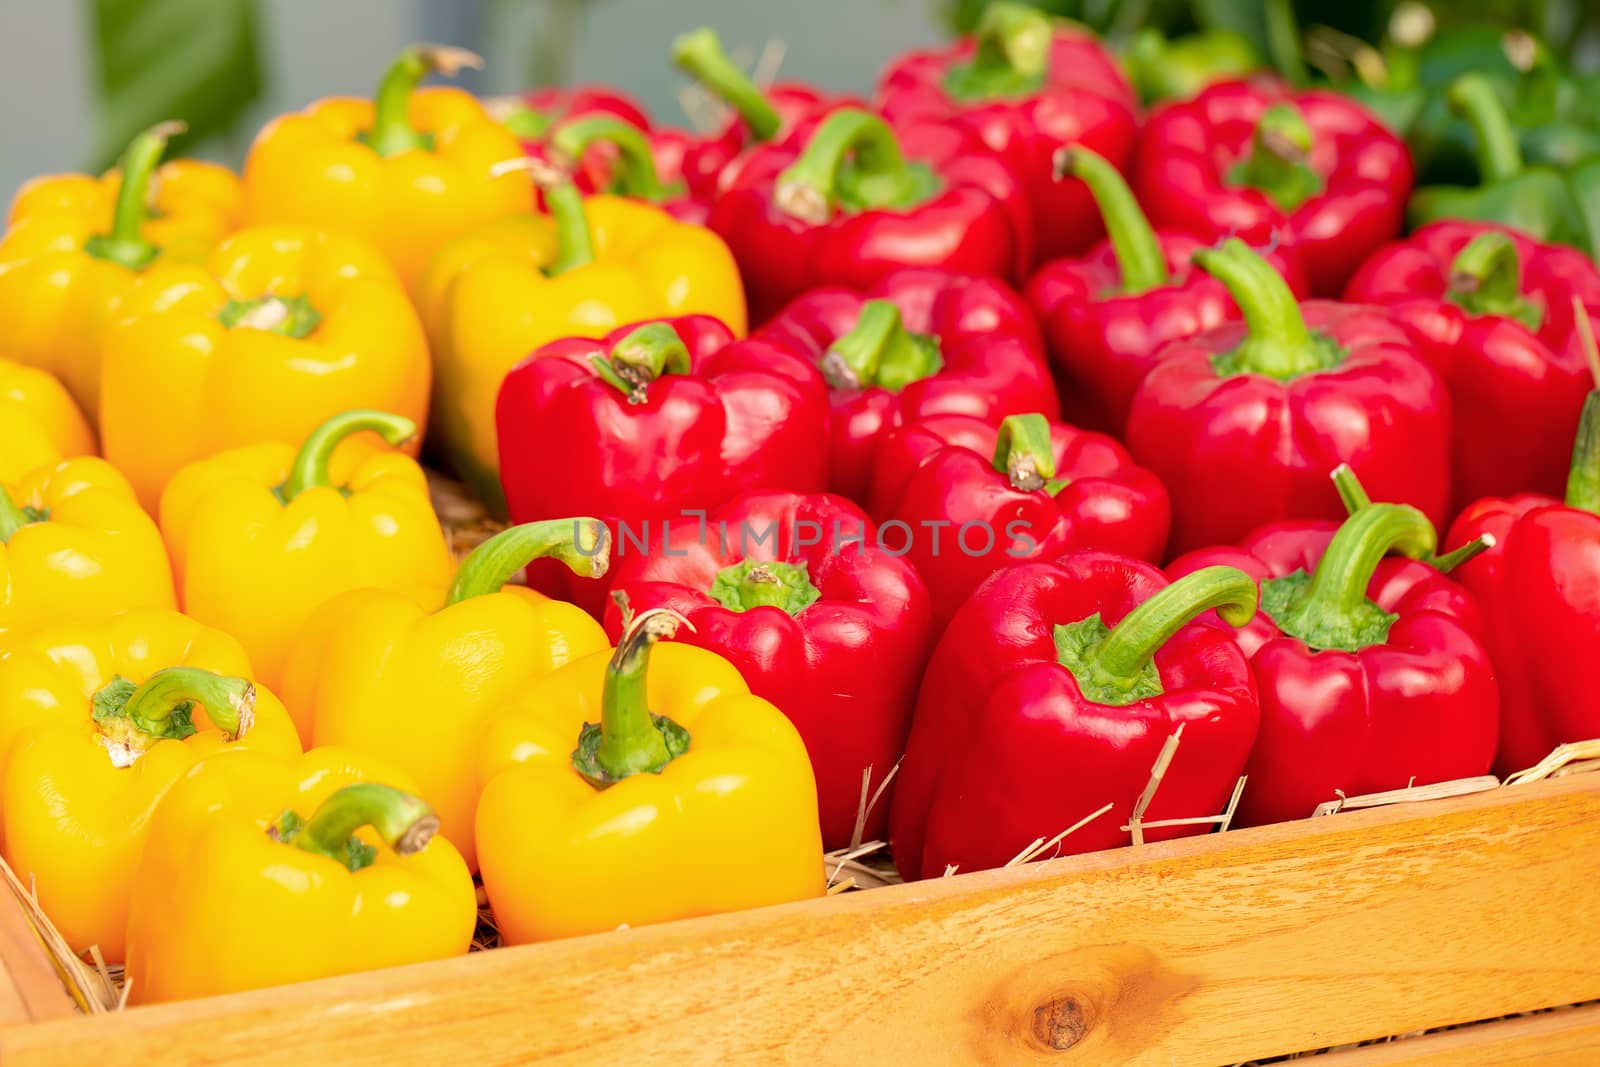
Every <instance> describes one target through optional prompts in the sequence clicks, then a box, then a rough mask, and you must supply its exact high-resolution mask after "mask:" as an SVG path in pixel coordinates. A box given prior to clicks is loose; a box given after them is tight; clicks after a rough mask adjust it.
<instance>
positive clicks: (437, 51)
mask: <svg viewBox="0 0 1600 1067" xmlns="http://www.w3.org/2000/svg"><path fill="white" fill-rule="evenodd" d="M482 66H483V57H481V56H479V55H478V54H477V53H475V52H469V51H467V50H466V49H465V48H449V47H446V46H444V45H432V44H414V45H411V46H410V47H409V48H407V49H405V50H404V51H403V52H401V53H400V54H399V55H398V56H397V57H395V61H394V62H393V63H391V64H390V65H389V69H388V70H387V71H386V72H384V75H383V81H381V82H379V83H378V92H377V95H376V96H374V97H373V101H372V103H373V116H372V129H371V130H368V131H366V132H365V133H363V134H362V136H361V139H362V140H363V141H365V142H366V144H367V147H369V148H371V149H372V150H373V151H374V152H376V153H378V155H380V156H396V155H399V154H400V153H401V152H410V151H413V150H421V151H427V150H429V149H431V148H433V135H432V134H430V133H422V132H420V131H418V130H416V129H414V128H413V127H412V125H411V94H412V93H414V92H415V91H416V89H417V86H418V84H420V83H421V81H422V79H423V78H424V77H425V76H427V75H428V74H430V73H433V72H435V71H437V72H438V73H440V74H443V75H445V76H446V77H450V78H453V77H455V76H456V74H457V73H458V72H459V71H460V70H461V69H462V68H463V67H472V68H474V69H478V68H481V67H482Z"/></svg>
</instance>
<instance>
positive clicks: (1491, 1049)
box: [1305, 1004, 1600, 1067]
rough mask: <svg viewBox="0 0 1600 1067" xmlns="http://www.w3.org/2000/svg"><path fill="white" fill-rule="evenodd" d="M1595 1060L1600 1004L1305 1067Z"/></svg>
mask: <svg viewBox="0 0 1600 1067" xmlns="http://www.w3.org/2000/svg"><path fill="white" fill-rule="evenodd" d="M1596 1063H1600V1004H1596V1005H1589V1006H1586V1007H1582V1008H1572V1009H1569V1010H1566V1011H1554V1012H1549V1013H1547V1014H1543V1015H1525V1016H1523V1017H1522V1018H1519V1019H1502V1020H1500V1021H1498V1022H1491V1023H1479V1024H1477V1025H1476V1026H1467V1027H1462V1028H1461V1029H1459V1030H1446V1031H1445V1032H1444V1033H1440V1034H1427V1035H1425V1036H1423V1037H1413V1038H1407V1039H1406V1040H1404V1041H1390V1042H1386V1043H1385V1044H1381V1045H1367V1046H1365V1047H1363V1048H1356V1049H1349V1050H1346V1051H1344V1052H1336V1053H1333V1054H1332V1055H1329V1056H1319V1057H1317V1058H1316V1059H1314V1060H1311V1061H1309V1062H1308V1063H1307V1064H1306V1065H1305V1067H1393V1065H1395V1064H1406V1065H1407V1067H1459V1065H1460V1064H1485V1065H1489V1064H1493V1065H1495V1067H1519V1065H1522V1064H1539V1065H1540V1067H1565V1065H1568V1064H1570V1065H1571V1067H1593V1065H1594V1064H1596Z"/></svg>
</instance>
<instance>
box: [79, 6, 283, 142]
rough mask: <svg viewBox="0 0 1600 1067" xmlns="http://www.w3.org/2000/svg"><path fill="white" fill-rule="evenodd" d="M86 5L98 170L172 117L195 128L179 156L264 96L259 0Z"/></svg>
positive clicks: (228, 124) (221, 130) (226, 126)
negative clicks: (96, 108)
mask: <svg viewBox="0 0 1600 1067" xmlns="http://www.w3.org/2000/svg"><path fill="white" fill-rule="evenodd" d="M84 2H85V7H86V8H87V11H86V16H87V19H88V21H89V23H90V24H91V25H92V26H93V27H94V55H93V57H92V62H93V66H94V72H95V82H96V91H97V96H98V100H99V111H98V114H97V115H96V118H95V147H94V153H93V158H92V159H91V160H90V168H91V169H92V170H94V171H96V172H98V171H101V170H104V169H106V168H107V167H110V166H111V165H113V164H114V163H115V162H116V161H117V157H118V156H119V155H120V154H121V152H122V150H123V149H124V148H125V147H127V144H128V142H129V141H130V140H132V139H133V137H134V135H135V134H137V133H138V132H139V131H141V130H144V129H146V128H148V127H150V126H151V125H153V124H155V123H157V122H162V121H164V120H167V119H179V120H182V121H183V122H185V123H187V124H188V127H189V132H188V133H187V134H185V135H184V136H183V137H181V138H178V139H177V140H175V141H174V142H173V146H172V148H171V149H170V150H169V151H170V154H172V155H179V154H181V153H183V152H185V151H187V150H188V149H189V148H190V147H191V146H192V145H193V144H195V143H196V142H198V141H202V140H204V139H205V138H207V137H209V136H211V135H213V134H218V133H226V132H227V131H229V130H230V129H231V128H232V127H233V126H234V124H235V123H236V122H237V121H238V120H239V119H240V118H241V117H242V116H243V115H244V113H245V111H246V110H247V109H248V108H249V106H250V105H251V104H252V103H253V102H254V101H255V100H256V98H257V97H259V96H260V95H261V87H262V73H261V50H260V47H259V44H258V40H257V23H258V18H257V10H256V2H255V0H84Z"/></svg>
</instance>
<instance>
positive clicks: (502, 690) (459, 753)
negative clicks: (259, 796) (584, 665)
mask: <svg viewBox="0 0 1600 1067" xmlns="http://www.w3.org/2000/svg"><path fill="white" fill-rule="evenodd" d="M608 554H609V537H608V534H607V533H606V528H605V526H604V525H603V524H602V523H599V522H597V521H596V520H594V519H561V520H554V521H549V522H539V523H529V524H527V525H525V526H514V527H512V528H511V529H509V530H506V531H504V532H502V533H499V534H497V535H495V536H494V537H492V538H490V539H489V540H488V541H485V542H484V543H483V544H481V545H479V546H478V547H477V548H476V549H474V550H473V552H472V554H471V555H470V556H468V557H467V559H466V561H465V562H464V563H463V564H462V566H461V570H460V572H459V573H458V574H457V576H456V580H455V583H454V584H453V585H452V586H451V588H450V593H449V595H448V596H447V597H445V598H444V603H443V606H441V607H439V608H438V610H436V611H434V612H432V613H431V614H430V613H429V612H428V611H427V609H425V608H422V607H419V606H418V605H417V604H414V603H412V602H411V601H408V600H406V599H405V598H404V597H400V596H397V595H395V594H393V593H386V592H382V591H380V590H376V589H363V590H359V591H357V592H353V593H348V594H346V595H345V596H342V597H340V598H339V599H337V600H334V601H331V602H330V603H328V604H327V605H326V606H325V607H324V608H323V609H322V611H320V612H318V613H317V615H315V616H314V617H313V618H312V620H311V622H310V623H309V624H307V625H306V626H305V627H304V628H303V629H302V632H301V635H300V639H299V640H298V641H297V642H296V644H295V647H294V650H293V652H291V654H290V656H289V660H288V663H287V664H286V666H285V668H284V672H283V689H282V692H283V694H284V701H285V702H286V703H287V704H288V705H289V707H290V708H291V709H292V710H293V712H294V714H295V715H296V716H297V717H298V721H299V724H300V729H301V736H302V737H308V738H310V739H311V741H312V742H314V743H315V744H318V745H345V746H348V747H350V748H355V749H358V750H360V751H362V752H368V753H371V754H372V755H374V756H378V757H381V758H382V759H384V760H387V761H388V762H389V763H392V764H393V765H394V766H396V767H399V768H400V769H401V770H403V771H405V772H407V773H408V774H409V775H411V777H412V778H413V779H415V780H416V782H417V784H418V786H419V787H420V792H421V795H422V796H425V797H427V798H428V801H429V803H431V804H432V805H433V806H434V809H435V810H436V811H438V813H439V820H440V822H441V823H442V824H443V831H442V832H443V834H444V836H445V837H446V838H448V839H449V840H450V842H451V843H452V844H453V845H455V846H456V848H458V849H460V850H461V854H462V856H463V857H464V858H465V859H466V861H467V865H468V866H469V867H471V868H472V869H473V870H476V869H477V850H476V848H475V847H474V843H473V837H472V821H473V812H474V810H475V809H476V807H477V803H478V781H477V764H476V759H477V750H478V741H479V736H480V735H481V734H482V733H483V730H484V729H485V727H486V726H487V725H488V723H489V722H490V721H491V720H492V719H493V718H494V716H495V715H497V714H498V713H499V711H500V709H501V708H502V707H503V706H504V705H505V704H506V703H507V702H508V701H510V700H512V699H513V698H515V697H516V696H518V695H519V694H520V693H522V692H523V691H524V690H526V689H527V687H528V686H529V685H530V684H532V683H533V682H534V681H535V680H536V679H539V678H541V677H543V676H544V675H547V674H549V673H550V672H551V671H553V670H556V669H557V668H560V667H563V666H565V665H566V664H568V663H570V662H571V661H573V660H574V659H577V658H579V657H581V656H586V655H589V654H590V653H592V652H596V651H600V650H604V649H605V648H606V647H607V641H606V635H605V631H604V630H603V629H601V627H600V624H599V623H597V622H595V620H594V619H592V618H591V617H590V616H588V615H587V614H585V613H584V612H583V611H582V610H581V609H579V608H577V607H574V606H573V605H571V604H567V603H563V602H561V601H559V600H550V599H548V598H546V597H543V596H540V595H539V594H538V593H535V592H533V591H532V590H530V589H526V588H521V587H516V586H508V585H506V584H505V583H506V581H507V580H508V579H509V578H510V577H511V576H512V575H513V574H515V573H516V572H517V571H519V570H521V569H522V568H523V567H525V566H526V565H527V564H528V562H529V561H530V560H532V559H534V558H536V557H541V556H555V557H557V558H560V559H561V560H562V561H563V562H564V563H566V564H567V566H569V567H571V568H572V569H573V570H575V571H577V572H578V573H579V574H583V575H586V576H589V577H594V576H598V575H600V574H603V573H604V572H605V569H606V562H607V559H608ZM435 603H436V604H437V603H438V601H435Z"/></svg>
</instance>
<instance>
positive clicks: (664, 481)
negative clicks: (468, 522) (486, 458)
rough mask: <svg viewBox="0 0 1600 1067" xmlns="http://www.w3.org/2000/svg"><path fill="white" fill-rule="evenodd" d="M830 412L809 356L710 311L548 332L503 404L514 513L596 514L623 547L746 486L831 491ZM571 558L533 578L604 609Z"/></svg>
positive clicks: (594, 586)
mask: <svg viewBox="0 0 1600 1067" xmlns="http://www.w3.org/2000/svg"><path fill="white" fill-rule="evenodd" d="M827 420H828V407H827V396H826V393H825V390H824V387H823V385H822V380H821V379H820V378H819V377H818V375H817V372H816V370H815V368H813V367H812V366H811V364H810V363H809V362H808V361H807V360H806V358H805V357H804V356H803V355H801V354H800V353H796V352H792V351H789V350H787V349H785V348H784V347H783V346H781V345H779V344H776V343H774V342H772V341H757V340H746V341H734V340H733V335H732V333H731V332H729V330H728V328H727V327H726V326H724V325H723V324H722V323H721V322H719V321H717V320H716V319H714V318H711V317H709V316H704V315H693V316H688V317H685V318H680V319H672V320H669V321H665V322H654V323H648V324H644V325H636V326H626V327H623V328H622V329H619V330H616V331H614V332H612V333H611V334H609V335H608V336H606V337H604V338H602V339H600V340H592V339H589V338H581V337H574V338H567V339H564V340H560V341H555V342H552V343H551V344H548V345H545V346H544V347H542V348H540V349H538V350H536V351H535V352H534V353H533V354H532V355H530V356H529V357H528V358H527V359H525V360H523V361H522V362H521V363H519V364H518V365H517V366H516V367H514V368H513V369H512V370H511V372H510V373H509V374H508V375H506V379H505V381H504V382H503V383H502V384H501V386H500V396H499V400H498V403H497V404H496V405H495V424H496V427H497V430H498V434H499V445H500V478H501V484H502V485H503V486H504V488H505V492H506V504H507V506H508V508H509V509H510V513H511V520H512V521H513V522H517V523H521V522H527V521H529V519H530V517H532V516H535V515H537V516H539V517H541V518H546V519H549V518H559V517H561V516H563V515H582V514H588V515H595V516H598V517H600V518H602V519H604V520H606V521H607V523H608V524H609V525H610V526H611V528H612V535H613V539H614V540H615V542H616V543H617V544H618V545H619V546H621V545H625V544H627V543H629V540H628V538H629V533H630V531H631V533H632V536H633V538H634V540H635V542H638V541H639V540H640V539H641V538H648V537H650V536H652V535H660V534H662V533H664V531H665V527H664V526H662V525H660V524H662V523H664V522H670V521H672V520H680V521H682V520H681V516H682V515H684V513H685V512H686V511H689V512H692V511H693V510H695V509H705V508H714V507H718V506H719V505H721V504H723V503H725V502H727V501H728V500H729V499H731V498H732V497H733V496H734V495H736V494H737V493H739V492H741V491H743V490H746V489H774V488H784V489H793V490H795V491H799V492H809V491H814V490H817V491H820V490H821V489H823V488H824V486H825V483H826V482H827V472H828V457H827V454H826V452H825V451H824V450H823V449H821V448H819V447H817V446H818V442H820V441H822V440H824V439H825V438H826V435H827V425H828V422H827ZM580 501H581V502H582V503H581V505H580V504H579V502H580ZM574 508H578V510H574ZM583 509H588V510H583ZM563 570H565V568H561V567H559V566H558V567H554V568H547V569H544V570H530V572H529V577H530V580H534V581H536V582H537V583H538V584H540V585H541V586H542V587H543V588H546V589H548V590H550V591H552V592H558V593H559V592H563V591H564V592H566V593H567V594H568V599H573V600H575V601H576V602H578V603H580V604H582V605H583V606H584V607H586V608H588V609H590V610H591V611H594V613H595V614H598V613H599V609H600V608H601V607H602V606H603V589H602V588H601V587H600V583H599V582H597V581H594V580H591V579H580V578H569V579H563V578H562V577H561V576H560V574H559V572H560V571H563Z"/></svg>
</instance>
